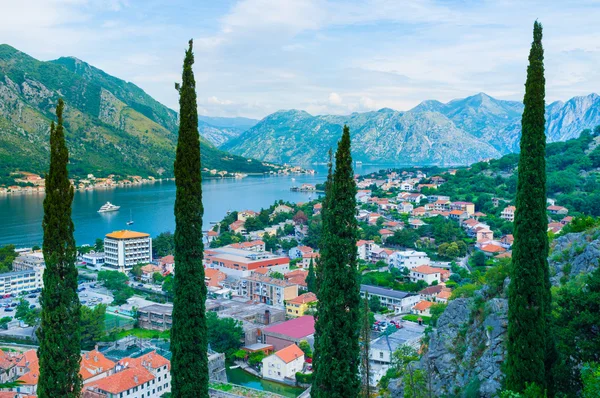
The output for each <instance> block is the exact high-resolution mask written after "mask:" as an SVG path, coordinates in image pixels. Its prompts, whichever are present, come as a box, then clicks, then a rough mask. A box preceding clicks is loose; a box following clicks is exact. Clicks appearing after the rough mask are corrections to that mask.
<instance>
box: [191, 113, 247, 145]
mask: <svg viewBox="0 0 600 398" xmlns="http://www.w3.org/2000/svg"><path fill="white" fill-rule="evenodd" d="M256 123H258V120H256V119H248V118H245V117H211V116H199V117H198V130H199V131H200V135H201V136H202V137H204V138H206V140H207V141H209V142H210V143H212V144H213V145H215V146H216V147H220V146H222V145H223V144H225V143H226V142H227V141H229V140H231V139H233V138H236V137H238V136H239V135H240V134H242V133H243V132H244V131H246V130H248V129H249V128H251V127H254V126H255V125H256Z"/></svg>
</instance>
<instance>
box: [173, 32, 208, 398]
mask: <svg viewBox="0 0 600 398" xmlns="http://www.w3.org/2000/svg"><path fill="white" fill-rule="evenodd" d="M192 46H193V43H192V40H190V42H189V48H188V50H187V51H186V53H185V59H184V62H183V75H182V83H181V87H178V86H176V87H177V88H178V89H179V107H180V110H179V138H178V141H177V153H176V157H175V184H176V188H177V193H176V196H175V236H174V239H175V278H174V285H173V292H174V299H173V327H172V329H171V352H172V354H173V356H172V359H171V375H172V393H173V397H175V398H187V397H190V398H191V397H194V398H196V397H200V398H203V397H208V356H207V350H208V342H207V331H206V304H205V301H206V286H205V284H204V266H203V265H202V256H203V250H204V246H203V244H202V215H203V213H204V209H203V207H202V185H201V182H202V181H201V174H200V136H199V134H198V110H197V105H196V82H195V80H194V72H193V71H192V65H193V63H194V55H193V53H192Z"/></svg>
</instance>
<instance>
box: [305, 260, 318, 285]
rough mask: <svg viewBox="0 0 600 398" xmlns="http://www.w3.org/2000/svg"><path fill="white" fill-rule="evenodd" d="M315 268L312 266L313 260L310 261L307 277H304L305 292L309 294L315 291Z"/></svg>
mask: <svg viewBox="0 0 600 398" xmlns="http://www.w3.org/2000/svg"><path fill="white" fill-rule="evenodd" d="M315 278H316V276H315V266H314V264H313V259H312V258H311V259H310V264H309V265H308V275H306V290H308V291H309V292H313V293H314V292H315V291H316V286H315V284H316V280H315Z"/></svg>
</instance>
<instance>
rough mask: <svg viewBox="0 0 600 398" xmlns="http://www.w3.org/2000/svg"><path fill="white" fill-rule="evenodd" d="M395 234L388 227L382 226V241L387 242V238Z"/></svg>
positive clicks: (380, 234) (380, 232) (380, 233)
mask: <svg viewBox="0 0 600 398" xmlns="http://www.w3.org/2000/svg"><path fill="white" fill-rule="evenodd" d="M393 235H394V233H393V232H392V231H390V230H389V229H387V228H382V229H380V230H379V236H381V241H382V242H385V240H386V239H387V238H389V237H390V236H393Z"/></svg>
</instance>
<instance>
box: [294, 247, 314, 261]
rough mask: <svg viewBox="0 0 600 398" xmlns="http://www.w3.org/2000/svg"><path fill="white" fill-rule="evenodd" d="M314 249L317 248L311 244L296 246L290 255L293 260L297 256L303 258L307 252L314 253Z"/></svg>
mask: <svg viewBox="0 0 600 398" xmlns="http://www.w3.org/2000/svg"><path fill="white" fill-rule="evenodd" d="M314 251H315V250H314V249H313V248H312V247H309V246H296V247H292V248H291V249H290V250H289V252H288V257H289V258H291V259H292V260H295V259H297V258H302V256H303V255H305V254H308V253H314Z"/></svg>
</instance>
